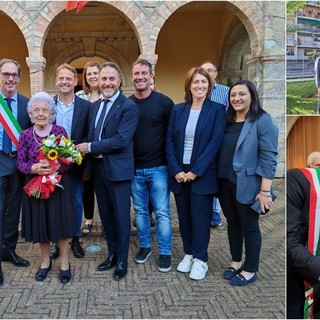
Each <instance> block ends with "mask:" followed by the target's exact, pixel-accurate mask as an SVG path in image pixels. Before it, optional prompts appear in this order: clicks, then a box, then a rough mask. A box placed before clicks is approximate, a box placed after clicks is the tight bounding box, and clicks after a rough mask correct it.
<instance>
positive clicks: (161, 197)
mask: <svg viewBox="0 0 320 320" xmlns="http://www.w3.org/2000/svg"><path fill="white" fill-rule="evenodd" d="M131 195H132V200H133V205H134V211H135V214H136V224H137V233H138V238H139V244H140V247H141V248H150V247H151V231H150V215H149V210H148V206H149V198H150V200H151V203H152V206H153V211H154V212H155V215H156V235H157V239H158V245H159V253H160V254H165V255H171V242H172V224H171V213H170V193H169V187H168V168H167V166H160V167H154V168H148V169H136V175H135V177H134V179H133V180H132V184H131Z"/></svg>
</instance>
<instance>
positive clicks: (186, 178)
mask: <svg viewBox="0 0 320 320" xmlns="http://www.w3.org/2000/svg"><path fill="white" fill-rule="evenodd" d="M174 177H175V178H176V180H177V182H178V183H181V182H190V181H193V180H194V179H195V178H196V177H197V175H196V174H194V173H192V172H191V171H189V172H187V173H185V172H183V171H181V172H179V173H177V174H176V175H175V176H174Z"/></svg>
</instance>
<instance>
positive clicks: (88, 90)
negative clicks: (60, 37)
mask: <svg viewBox="0 0 320 320" xmlns="http://www.w3.org/2000/svg"><path fill="white" fill-rule="evenodd" d="M99 70H100V63H99V62H97V61H89V62H87V63H86V65H85V66H84V69H83V72H82V79H83V80H82V88H83V90H80V91H78V92H76V95H77V96H78V97H80V98H82V99H84V100H88V101H91V102H92V103H93V102H95V101H97V100H98V99H99V98H100V90H99V84H98V77H99ZM83 209H84V216H85V218H86V221H85V224H84V226H83V227H82V228H81V230H82V234H83V235H88V234H90V233H91V229H92V220H93V212H94V186H93V179H92V178H89V179H87V180H85V181H84V188H83Z"/></svg>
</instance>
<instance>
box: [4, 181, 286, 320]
mask: <svg viewBox="0 0 320 320" xmlns="http://www.w3.org/2000/svg"><path fill="white" fill-rule="evenodd" d="M274 186H275V192H276V194H277V196H278V199H277V200H276V203H275V207H274V209H273V211H272V212H270V213H269V214H268V215H267V216H264V217H262V218H261V220H260V225H261V230H262V237H263V244H262V252H261V263H260V270H259V272H258V280H257V281H256V282H254V283H252V284H250V285H249V286H246V287H232V286H230V285H229V284H228V282H227V281H226V280H224V279H223V278H222V272H223V270H224V268H225V267H227V266H229V261H230V255H229V247H228V240H227V233H226V222H225V220H223V227H222V228H221V229H212V231H211V241H210V246H209V261H208V264H209V271H208V274H207V277H206V278H205V280H204V281H200V282H196V281H193V280H191V279H189V278H188V275H185V274H182V273H179V272H177V271H176V266H177V264H178V263H179V261H180V260H181V258H182V257H183V251H182V243H181V240H180V235H179V230H178V221H177V215H176V210H175V204H174V200H173V201H172V215H173V255H172V270H171V271H170V272H168V273H160V272H159V271H158V269H157V258H158V254H157V253H158V249H157V243H156V239H155V233H154V232H153V239H154V243H153V248H152V250H153V254H152V255H151V257H150V258H149V259H148V260H147V262H146V263H145V264H142V265H137V264H136V263H135V262H134V255H135V253H136V252H137V250H138V243H137V240H136V232H135V229H134V228H133V229H132V237H131V242H130V253H129V269H128V275H127V277H126V278H125V279H123V280H122V281H120V282H116V281H114V280H112V271H106V272H97V271H96V266H97V265H98V264H99V263H101V262H102V261H103V260H104V259H105V257H106V245H105V241H104V239H103V238H102V236H101V234H102V231H101V226H100V223H99V218H98V214H96V215H95V220H96V223H95V226H94V228H93V233H92V235H91V236H88V237H84V238H82V240H81V241H83V246H84V247H87V246H88V245H91V244H98V245H100V246H101V248H102V250H101V252H98V253H88V252H87V253H86V256H85V257H84V258H83V259H76V258H74V257H73V255H72V254H71V255H70V256H71V268H72V273H73V278H72V280H71V282H70V283H68V284H66V285H62V284H61V283H60V281H59V279H58V274H59V267H60V266H59V260H57V261H54V263H53V270H52V271H50V273H49V274H48V277H47V279H46V280H45V281H44V282H42V283H41V282H36V281H35V280H34V274H35V272H36V271H37V269H38V267H39V261H40V251H39V249H38V245H32V244H30V243H26V242H24V240H19V243H18V247H17V252H18V253H19V254H20V255H21V256H23V257H25V258H27V259H28V260H29V261H30V267H28V268H17V267H14V266H13V265H12V264H10V263H8V262H3V263H2V269H3V272H4V277H5V282H4V285H2V286H1V287H0V318H6V319H31V318H32V319H34V318H36V319H40V318H41V319H53V318H55V319H62V318H68V319H75V318H78V319H79V318H82V319H110V318H127V319H140V318H149V319H150V318H153V319H155V318H158V319H159V318H162V319H165V318H170V319H177V318H183V319H190V318H199V319H200V318H201V319H202V318H203V319H208V318H209V319H226V318H238V319H240V318H241V319H253V318H259V319H283V318H285V209H284V190H285V187H284V179H277V180H275V183H274Z"/></svg>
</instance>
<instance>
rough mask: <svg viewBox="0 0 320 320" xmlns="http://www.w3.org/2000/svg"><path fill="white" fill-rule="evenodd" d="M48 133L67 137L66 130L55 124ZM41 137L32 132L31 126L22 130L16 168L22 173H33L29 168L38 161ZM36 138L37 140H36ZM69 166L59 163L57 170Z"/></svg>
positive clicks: (62, 169)
mask: <svg viewBox="0 0 320 320" xmlns="http://www.w3.org/2000/svg"><path fill="white" fill-rule="evenodd" d="M50 134H54V135H58V134H63V135H64V136H65V137H68V134H67V132H66V130H65V129H64V128H63V127H61V126H58V125H56V124H53V125H52V129H51V132H50ZM42 139H43V137H40V136H38V135H37V134H36V133H35V132H33V126H32V127H31V128H29V129H26V130H23V131H22V133H21V135H20V139H19V148H18V155H17V168H18V169H19V170H20V171H21V172H22V173H24V174H30V175H33V174H34V173H33V172H32V170H31V167H32V166H33V165H34V164H35V163H38V162H39V160H37V156H38V153H39V147H40V143H41V141H42ZM36 140H37V141H36ZM69 167H70V166H67V165H61V166H60V168H59V170H58V171H59V172H60V173H63V172H65V171H66V170H67V169H68V168H69Z"/></svg>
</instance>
